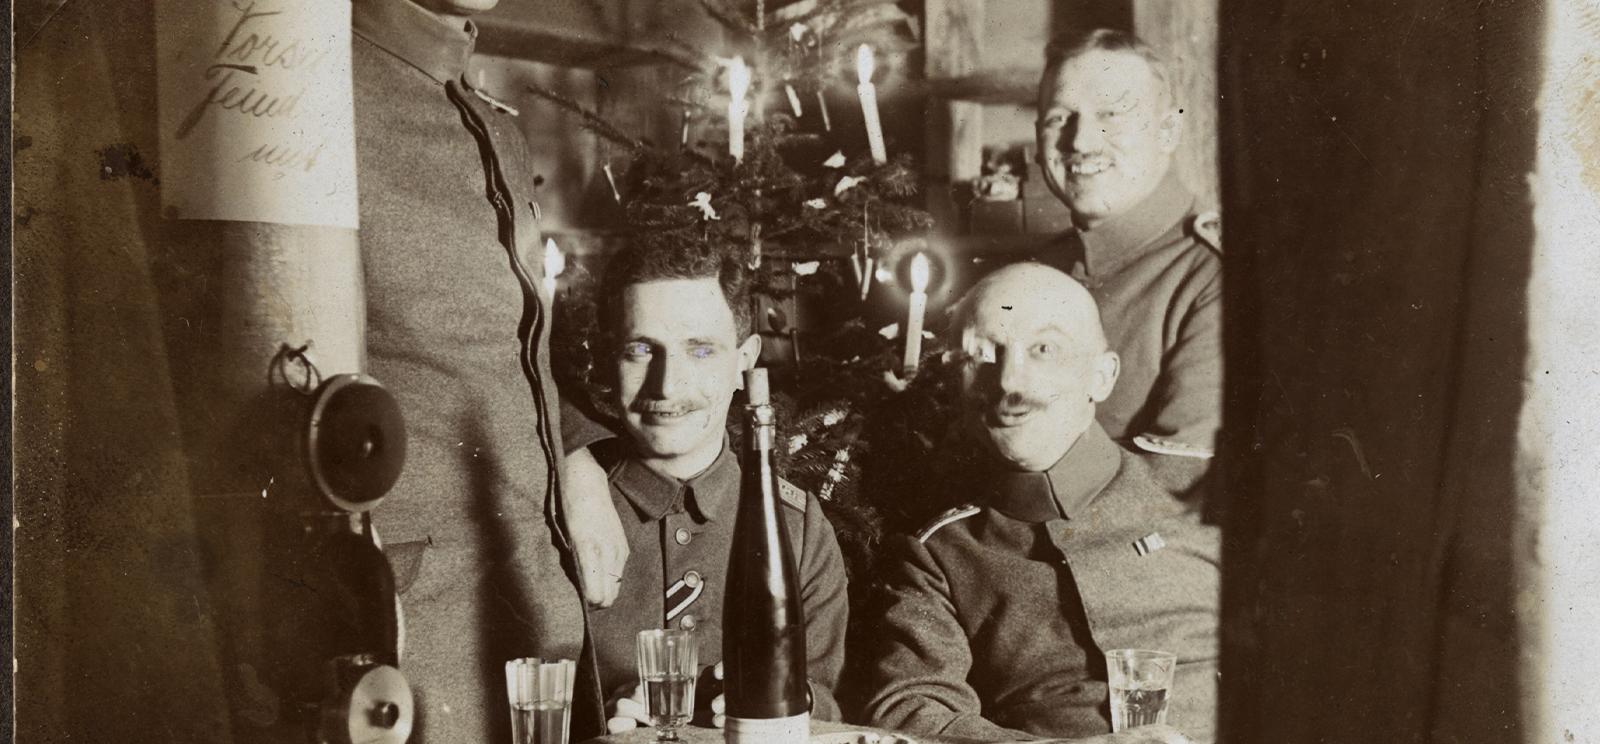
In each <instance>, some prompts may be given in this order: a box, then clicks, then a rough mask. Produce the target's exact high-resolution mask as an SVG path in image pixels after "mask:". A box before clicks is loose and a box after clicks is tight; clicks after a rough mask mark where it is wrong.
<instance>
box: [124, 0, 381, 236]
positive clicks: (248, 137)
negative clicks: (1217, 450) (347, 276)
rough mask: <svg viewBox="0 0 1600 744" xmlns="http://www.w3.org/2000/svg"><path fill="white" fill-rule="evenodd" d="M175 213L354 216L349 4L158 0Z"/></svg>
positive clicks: (286, 220)
mask: <svg viewBox="0 0 1600 744" xmlns="http://www.w3.org/2000/svg"><path fill="white" fill-rule="evenodd" d="M156 20H157V31H156V55H157V57H156V59H157V77H158V80H157V90H158V97H159V106H160V114H161V119H160V122H161V204H162V207H163V211H164V212H165V214H166V215H167V216H169V217H173V218H177V219H197V220H241V221H255V222H277V223H283V224H291V225H327V226H333V227H350V228H354V227H356V222H357V208H356V157H355V123H354V114H353V110H352V91H351V82H350V3H349V2H338V1H336V0H157V2H156Z"/></svg>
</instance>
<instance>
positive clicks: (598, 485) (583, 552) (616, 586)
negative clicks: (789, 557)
mask: <svg viewBox="0 0 1600 744" xmlns="http://www.w3.org/2000/svg"><path fill="white" fill-rule="evenodd" d="M561 512H562V515H563V517H564V522H565V524H566V528H567V534H568V536H570V537H571V538H572V550H573V553H574V554H575V557H576V558H577V561H578V577H579V582H580V583H581V584H582V588H583V599H584V601H586V602H588V603H589V604H590V605H592V606H595V607H610V606H611V605H612V603H614V602H616V601H617V593H618V591H619V590H620V588H621V586H622V569H623V568H624V567H625V566H626V565H627V563H628V537H627V535H626V534H624V533H623V531H622V518H621V517H620V516H618V514H617V507H616V504H614V503H612V501H611V486H610V484H609V483H608V482H607V481H606V471H605V470H604V469H602V468H601V467H600V463H598V462H595V459H594V456H593V455H591V454H589V451H588V450H587V449H578V450H574V451H573V452H572V454H570V455H567V458H566V462H565V463H564V464H563V465H562V468H561Z"/></svg>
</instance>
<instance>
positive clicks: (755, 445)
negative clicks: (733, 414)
mask: <svg viewBox="0 0 1600 744" xmlns="http://www.w3.org/2000/svg"><path fill="white" fill-rule="evenodd" d="M775 420H776V419H775V416H774V414H773V411H772V406H770V405H754V406H745V431H746V432H748V433H749V440H750V441H749V443H748V444H747V445H746V446H747V447H749V448H750V450H751V451H754V452H763V453H770V452H772V450H773V449H774V448H775V447H776V440H777V436H778V432H777V426H776V425H775Z"/></svg>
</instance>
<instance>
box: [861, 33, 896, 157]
mask: <svg viewBox="0 0 1600 744" xmlns="http://www.w3.org/2000/svg"><path fill="white" fill-rule="evenodd" d="M873 67H874V62H873V59H872V47H870V46H867V45H866V44H862V45H861V46H860V47H859V48H857V49H856V79H858V80H860V81H861V84H860V85H857V86H856V93H858V94H860V96H861V118H862V119H863V120H864V121H865V122H866V124H867V146H869V147H871V148H872V162H874V163H877V164H879V165H883V164H884V163H887V162H889V153H888V152H887V151H886V150H884V148H883V122H880V121H879V120H878V89H877V88H876V87H874V86H873V85H872V70H873Z"/></svg>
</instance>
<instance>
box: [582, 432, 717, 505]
mask: <svg viewBox="0 0 1600 744" xmlns="http://www.w3.org/2000/svg"><path fill="white" fill-rule="evenodd" d="M611 482H612V483H613V484H615V485H616V487H617V490H619V491H621V492H622V495H623V496H625V497H627V499H628V503H630V504H633V509H634V512H636V513H637V514H638V516H639V521H641V522H654V521H656V520H658V519H660V518H662V517H664V516H666V515H667V514H668V513H670V512H671V511H672V510H673V509H675V508H677V507H678V505H679V504H687V505H688V506H690V507H692V508H693V509H694V511H695V513H696V516H698V517H699V518H700V519H702V520H714V519H716V518H717V514H718V513H719V512H720V511H721V510H722V507H723V505H724V504H726V503H727V502H729V501H732V500H733V499H734V498H735V497H736V496H737V495H738V493H739V458H738V457H736V456H735V455H734V453H733V448H732V447H731V446H729V445H728V443H727V442H726V441H724V442H723V444H722V454H719V455H717V459H716V460H713V461H712V462H711V467H708V468H706V469H705V470H704V471H702V472H701V473H700V474H699V475H696V476H694V477H693V478H690V479H688V480H678V479H677V478H673V477H671V476H666V475H662V474H660V473H657V472H656V471H654V470H651V469H650V468H649V467H647V466H646V465H645V464H644V461H642V460H640V459H639V458H637V457H631V456H630V457H625V458H623V459H622V462H621V463H619V464H618V465H617V467H616V468H615V469H614V470H612V472H611Z"/></svg>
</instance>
